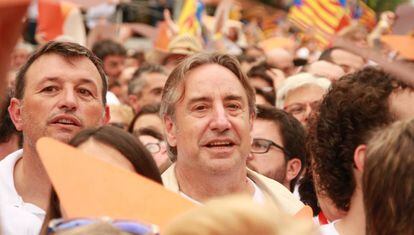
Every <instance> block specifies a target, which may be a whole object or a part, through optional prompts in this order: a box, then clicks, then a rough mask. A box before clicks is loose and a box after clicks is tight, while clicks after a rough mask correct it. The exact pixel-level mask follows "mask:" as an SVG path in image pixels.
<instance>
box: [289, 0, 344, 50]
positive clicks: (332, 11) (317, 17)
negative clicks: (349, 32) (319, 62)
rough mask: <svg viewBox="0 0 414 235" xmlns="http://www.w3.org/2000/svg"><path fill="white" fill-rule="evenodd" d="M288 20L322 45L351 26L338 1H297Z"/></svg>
mask: <svg viewBox="0 0 414 235" xmlns="http://www.w3.org/2000/svg"><path fill="white" fill-rule="evenodd" d="M288 19H289V20H290V21H291V22H292V23H293V24H295V25H296V26H297V27H299V28H300V29H302V30H303V31H305V32H307V33H312V34H313V36H314V38H315V39H317V40H318V41H319V42H320V43H321V44H322V45H324V46H326V45H328V44H329V41H330V37H332V36H333V35H334V34H335V33H336V32H337V31H338V30H340V29H341V28H342V27H344V26H346V25H348V24H349V17H348V15H347V14H346V10H345V8H344V7H343V5H342V2H341V1H338V0H295V1H294V5H292V6H291V8H290V11H289V14H288Z"/></svg>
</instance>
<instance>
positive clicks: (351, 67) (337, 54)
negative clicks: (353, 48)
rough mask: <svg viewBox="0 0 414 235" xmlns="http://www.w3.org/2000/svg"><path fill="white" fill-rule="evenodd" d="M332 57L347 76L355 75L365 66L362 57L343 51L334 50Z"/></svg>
mask: <svg viewBox="0 0 414 235" xmlns="http://www.w3.org/2000/svg"><path fill="white" fill-rule="evenodd" d="M331 57H332V60H333V62H334V63H335V64H336V65H339V66H341V67H342V69H343V70H344V71H345V73H346V74H348V73H353V72H355V71H357V70H359V69H361V68H362V67H363V66H364V65H365V61H364V59H363V58H362V57H361V56H357V55H355V54H352V53H351V52H348V51H345V50H341V49H335V50H333V51H332V54H331Z"/></svg>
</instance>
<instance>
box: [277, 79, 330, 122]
mask: <svg viewBox="0 0 414 235" xmlns="http://www.w3.org/2000/svg"><path fill="white" fill-rule="evenodd" d="M324 94H325V91H324V90H323V89H322V88H320V87H319V86H316V85H309V86H303V87H299V88H297V89H295V90H292V91H289V92H288V94H287V95H286V99H285V104H284V107H283V109H284V110H285V111H286V112H288V113H290V114H292V115H293V116H294V117H295V118H296V119H298V120H299V121H300V123H302V125H304V126H306V125H307V122H308V118H309V115H310V114H311V112H312V110H313V109H314V108H315V106H316V104H317V103H318V102H319V101H320V100H321V99H322V97H323V95H324Z"/></svg>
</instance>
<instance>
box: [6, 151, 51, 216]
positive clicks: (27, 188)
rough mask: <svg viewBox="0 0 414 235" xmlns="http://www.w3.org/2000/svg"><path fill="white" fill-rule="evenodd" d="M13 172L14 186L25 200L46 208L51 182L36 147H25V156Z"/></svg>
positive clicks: (17, 163)
mask: <svg viewBox="0 0 414 235" xmlns="http://www.w3.org/2000/svg"><path fill="white" fill-rule="evenodd" d="M13 174H14V186H15V188H16V191H17V193H18V194H19V195H20V196H21V197H22V199H23V201H24V202H26V203H32V204H34V205H36V206H38V207H40V208H42V209H43V210H46V208H47V205H48V202H49V195H50V189H51V183H50V180H49V177H48V176H47V173H46V171H45V169H44V167H43V165H42V163H41V162H40V159H39V156H38V155H37V153H36V150H35V149H34V148H32V147H30V146H28V145H25V146H24V147H23V157H22V158H20V159H19V160H18V161H17V162H16V165H15V167H14V173H13Z"/></svg>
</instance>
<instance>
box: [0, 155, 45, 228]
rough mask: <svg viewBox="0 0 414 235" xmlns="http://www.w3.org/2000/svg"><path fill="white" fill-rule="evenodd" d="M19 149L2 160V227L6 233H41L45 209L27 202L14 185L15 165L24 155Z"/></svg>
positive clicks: (0, 221) (0, 163)
mask: <svg viewBox="0 0 414 235" xmlns="http://www.w3.org/2000/svg"><path fill="white" fill-rule="evenodd" d="M22 153H23V150H22V149H20V150H17V151H15V152H13V153H11V154H9V155H8V156H7V157H5V158H4V159H3V160H1V161H0V224H1V226H0V228H1V234H5V235H14V234H16V235H26V234H27V235H32V234H39V231H40V228H41V226H42V223H43V220H44V218H45V211H44V210H42V209H41V208H39V207H38V206H36V205H34V204H32V203H26V202H24V201H23V199H22V197H21V196H20V195H19V194H18V193H17V191H16V188H15V186H14V167H15V165H16V162H17V161H18V160H19V159H20V158H21V157H22Z"/></svg>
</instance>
